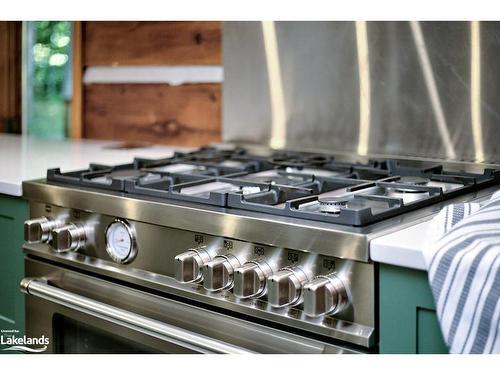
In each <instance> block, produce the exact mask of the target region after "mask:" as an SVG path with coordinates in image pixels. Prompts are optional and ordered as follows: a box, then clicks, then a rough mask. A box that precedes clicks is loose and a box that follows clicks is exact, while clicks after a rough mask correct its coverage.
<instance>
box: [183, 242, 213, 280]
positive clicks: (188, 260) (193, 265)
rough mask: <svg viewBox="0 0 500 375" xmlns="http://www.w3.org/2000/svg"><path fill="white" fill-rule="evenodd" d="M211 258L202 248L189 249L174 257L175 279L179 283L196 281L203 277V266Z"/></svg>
mask: <svg viewBox="0 0 500 375" xmlns="http://www.w3.org/2000/svg"><path fill="white" fill-rule="evenodd" d="M211 259H212V257H211V256H210V254H209V253H208V252H207V251H205V250H204V249H202V248H200V249H190V250H188V251H186V252H185V253H182V254H179V255H177V256H176V257H175V279H176V280H177V281H178V282H180V283H196V282H198V281H201V280H202V279H203V266H204V265H205V264H206V263H207V262H209V261H210V260H211Z"/></svg>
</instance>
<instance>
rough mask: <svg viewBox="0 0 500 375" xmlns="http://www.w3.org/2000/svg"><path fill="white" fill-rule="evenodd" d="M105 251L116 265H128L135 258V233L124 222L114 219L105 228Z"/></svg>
mask: <svg viewBox="0 0 500 375" xmlns="http://www.w3.org/2000/svg"><path fill="white" fill-rule="evenodd" d="M106 251H107V252H108V254H109V256H110V257H111V258H112V259H113V260H114V261H115V262H117V263H128V262H130V261H132V260H133V259H134V258H135V256H136V254H137V246H136V240H135V233H134V230H133V228H132V227H131V226H130V225H129V224H128V223H127V222H126V221H125V220H121V219H115V221H113V222H112V223H111V224H109V225H108V227H107V228H106Z"/></svg>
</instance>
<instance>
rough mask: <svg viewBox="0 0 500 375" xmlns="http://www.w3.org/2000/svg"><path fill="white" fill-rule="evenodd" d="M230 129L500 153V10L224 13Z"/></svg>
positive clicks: (394, 151) (380, 148)
mask: <svg viewBox="0 0 500 375" xmlns="http://www.w3.org/2000/svg"><path fill="white" fill-rule="evenodd" d="M224 74H225V77H224V110H223V138H224V140H225V141H238V142H247V143H248V142H251V143H258V144H264V145H266V144H267V145H271V146H272V147H277V148H279V147H287V148H301V149H323V150H329V151H337V152H356V153H360V154H382V155H396V156H420V157H427V158H439V159H450V160H467V161H478V162H480V161H484V162H499V161H500V22H226V23H225V24H224Z"/></svg>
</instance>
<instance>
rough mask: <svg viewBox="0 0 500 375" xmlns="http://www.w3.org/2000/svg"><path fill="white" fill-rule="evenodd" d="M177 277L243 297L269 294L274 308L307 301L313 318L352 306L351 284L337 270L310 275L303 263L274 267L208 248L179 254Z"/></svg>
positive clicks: (307, 312) (185, 281) (307, 308)
mask: <svg viewBox="0 0 500 375" xmlns="http://www.w3.org/2000/svg"><path fill="white" fill-rule="evenodd" d="M175 278H176V280H177V281H179V282H181V283H202V284H203V287H204V288H205V289H206V290H209V291H219V290H229V289H232V293H233V294H234V295H235V296H236V297H238V298H242V299H246V298H258V297H261V296H263V295H265V294H267V300H268V302H269V304H270V305H271V306H273V307H276V308H279V307H285V306H294V305H297V304H299V303H302V302H303V304H304V312H305V313H306V315H308V316H311V317H317V316H322V315H329V314H335V313H338V312H340V311H342V310H344V309H346V308H347V307H348V305H349V297H348V295H349V293H348V286H347V285H348V283H347V282H346V280H344V279H342V278H341V277H339V276H338V275H337V274H336V273H330V274H327V275H320V276H316V277H314V278H310V277H309V275H308V273H307V272H305V271H304V270H303V269H302V268H301V267H299V266H289V267H283V268H281V269H279V270H274V269H273V268H272V266H271V265H270V264H269V263H268V262H266V261H265V260H261V259H259V260H252V261H249V262H244V263H242V262H240V260H239V259H238V257H236V256H234V255H232V254H226V255H217V256H215V257H212V256H211V255H210V253H209V252H208V251H207V250H205V249H204V248H199V249H191V250H189V251H187V252H185V253H182V254H179V255H177V256H176V257H175Z"/></svg>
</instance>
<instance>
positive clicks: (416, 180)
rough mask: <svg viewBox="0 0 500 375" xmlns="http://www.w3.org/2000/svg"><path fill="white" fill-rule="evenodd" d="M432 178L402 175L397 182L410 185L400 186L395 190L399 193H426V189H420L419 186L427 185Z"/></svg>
mask: <svg viewBox="0 0 500 375" xmlns="http://www.w3.org/2000/svg"><path fill="white" fill-rule="evenodd" d="M430 181H431V180H430V179H428V178H425V177H419V176H402V177H401V178H400V179H399V180H398V181H397V182H398V183H400V184H406V185H408V186H404V187H403V186H398V187H396V188H394V189H393V190H394V191H396V192H398V193H411V194H417V193H425V192H426V190H422V189H419V188H418V187H419V186H426V185H427V184H428V183H429V182H430Z"/></svg>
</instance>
